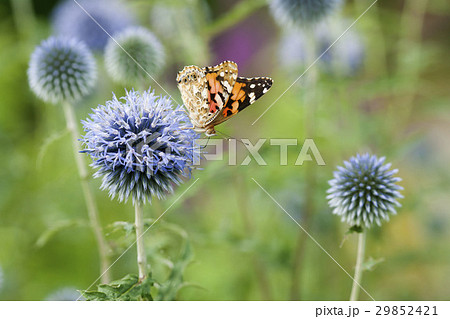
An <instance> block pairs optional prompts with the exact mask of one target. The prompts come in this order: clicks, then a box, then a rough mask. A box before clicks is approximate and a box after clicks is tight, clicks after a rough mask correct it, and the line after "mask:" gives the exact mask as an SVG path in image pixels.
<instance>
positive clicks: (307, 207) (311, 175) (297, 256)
mask: <svg viewBox="0 0 450 319" xmlns="http://www.w3.org/2000/svg"><path fill="white" fill-rule="evenodd" d="M307 31H308V32H307V37H306V41H307V43H306V46H305V47H306V66H305V67H306V68H308V67H309V66H310V65H311V64H312V63H313V62H314V60H315V59H317V51H316V41H315V39H314V33H313V30H312V29H311V30H307ZM306 76H307V78H306V84H305V87H306V89H305V92H304V103H303V107H304V108H305V111H304V113H303V114H304V136H305V138H313V137H314V127H315V124H314V122H315V114H316V112H315V111H316V110H315V107H316V99H315V90H316V86H317V81H318V76H319V74H318V71H317V65H314V66H312V67H311V68H310V69H309V70H308V73H306ZM305 174H306V175H305V184H306V189H305V197H304V198H305V202H304V205H303V207H302V212H303V219H302V224H303V227H304V228H305V229H309V228H310V227H311V221H312V215H313V211H314V193H315V187H316V169H315V166H314V164H313V165H311V166H309V167H308V168H307V170H306V172H305ZM305 251H306V234H305V233H304V232H303V231H302V232H300V233H299V235H298V239H297V243H296V247H295V251H294V259H293V265H292V279H291V300H299V299H300V297H301V295H300V277H301V271H302V266H303V263H304V256H305Z"/></svg>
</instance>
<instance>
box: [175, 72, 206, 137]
mask: <svg viewBox="0 0 450 319" xmlns="http://www.w3.org/2000/svg"><path fill="white" fill-rule="evenodd" d="M177 85H178V89H179V90H180V93H181V98H182V99H183V104H184V106H185V107H186V109H187V110H188V112H189V117H190V119H191V121H192V124H194V125H195V127H199V128H201V127H203V126H204V123H205V122H207V121H210V120H211V119H213V118H214V116H215V115H214V116H211V115H209V114H208V112H209V111H208V110H209V107H208V87H207V83H206V74H205V71H204V70H203V69H201V68H199V67H197V66H195V65H191V66H186V67H184V68H183V70H181V71H180V72H178V75H177Z"/></svg>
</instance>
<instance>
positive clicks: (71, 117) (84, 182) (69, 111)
mask: <svg viewBox="0 0 450 319" xmlns="http://www.w3.org/2000/svg"><path fill="white" fill-rule="evenodd" d="M63 108H64V114H65V116H66V122H67V129H68V130H69V131H70V133H71V135H72V147H73V154H74V157H75V161H76V163H77V168H78V174H79V176H80V182H81V188H82V190H83V195H84V199H85V201H86V208H87V212H88V217H89V222H90V225H91V227H92V230H93V232H94V235H95V238H96V241H97V246H98V252H99V256H100V273H101V282H102V283H108V282H110V279H111V278H110V273H109V269H108V268H109V265H110V262H109V257H108V244H107V243H106V240H105V238H104V237H103V233H102V228H101V225H100V219H99V215H98V210H97V206H96V204H95V200H94V196H93V195H92V192H91V189H90V187H89V184H88V171H87V169H86V165H85V162H84V157H83V154H81V153H80V152H79V150H80V149H81V148H80V142H79V141H78V138H79V133H78V128H77V122H76V120H75V111H74V109H73V106H72V105H71V104H70V103H67V102H64V103H63Z"/></svg>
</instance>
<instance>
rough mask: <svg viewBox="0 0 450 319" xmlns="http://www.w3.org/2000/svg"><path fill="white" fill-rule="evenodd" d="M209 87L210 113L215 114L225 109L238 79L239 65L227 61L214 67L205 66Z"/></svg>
mask: <svg viewBox="0 0 450 319" xmlns="http://www.w3.org/2000/svg"><path fill="white" fill-rule="evenodd" d="M204 70H205V77H206V84H207V88H208V100H207V103H208V105H209V113H210V114H214V113H216V112H218V111H220V110H222V109H223V107H224V106H225V104H226V103H227V101H228V99H229V97H230V94H231V90H232V88H233V86H234V84H235V82H236V79H237V71H238V69H237V65H236V63H234V62H231V61H225V62H222V63H220V64H219V65H216V66H213V67H205V68H204Z"/></svg>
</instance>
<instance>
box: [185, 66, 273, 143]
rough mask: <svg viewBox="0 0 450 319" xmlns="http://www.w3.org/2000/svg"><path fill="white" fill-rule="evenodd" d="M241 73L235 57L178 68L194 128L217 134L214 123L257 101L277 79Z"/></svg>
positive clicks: (207, 133) (209, 133)
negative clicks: (208, 64)
mask: <svg viewBox="0 0 450 319" xmlns="http://www.w3.org/2000/svg"><path fill="white" fill-rule="evenodd" d="M237 75H238V68H237V64H236V63H234V62H231V61H225V62H222V63H220V64H219V65H216V66H212V67H204V68H199V67H198V66H195V65H191V66H186V67H184V68H183V70H182V71H180V72H178V75H177V83H178V88H179V89H180V92H181V98H182V99H183V103H184V105H185V106H186V108H187V110H188V111H189V117H190V119H191V122H192V124H193V125H194V130H196V131H197V132H205V134H206V135H207V136H212V135H215V133H216V131H215V130H214V126H216V125H218V124H220V123H222V122H225V121H226V120H228V119H229V118H230V117H232V116H233V115H234V114H236V113H238V112H240V111H242V110H243V109H245V108H246V107H247V106H249V105H250V104H252V103H253V102H255V101H256V100H257V99H258V98H260V97H261V96H262V95H264V94H265V93H266V92H267V91H268V90H269V89H270V87H271V86H272V83H273V81H272V79H271V78H266V77H264V78H263V77H258V78H243V77H238V76H237Z"/></svg>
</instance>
